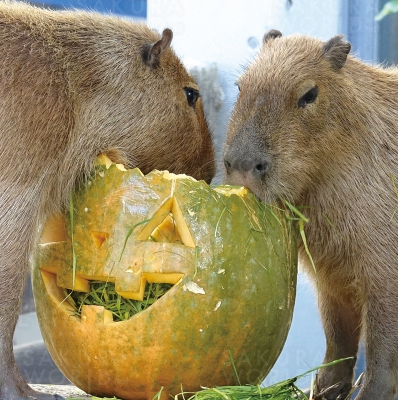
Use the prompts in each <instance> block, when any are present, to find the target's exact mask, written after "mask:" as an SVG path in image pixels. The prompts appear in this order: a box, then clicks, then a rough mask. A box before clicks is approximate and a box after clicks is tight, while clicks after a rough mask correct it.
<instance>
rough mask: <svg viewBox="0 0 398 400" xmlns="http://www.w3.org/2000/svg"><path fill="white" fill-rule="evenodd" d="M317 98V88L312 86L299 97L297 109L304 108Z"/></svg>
mask: <svg viewBox="0 0 398 400" xmlns="http://www.w3.org/2000/svg"><path fill="white" fill-rule="evenodd" d="M317 97H318V86H314V87H313V88H312V89H310V90H309V91H308V92H307V93H306V94H305V95H304V96H302V97H300V99H299V101H298V102H297V107H298V108H305V107H306V106H307V105H308V104H311V103H313V102H314V101H315V100H316V98H317Z"/></svg>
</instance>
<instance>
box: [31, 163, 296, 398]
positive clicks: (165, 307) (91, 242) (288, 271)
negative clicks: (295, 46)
mask: <svg viewBox="0 0 398 400" xmlns="http://www.w3.org/2000/svg"><path fill="white" fill-rule="evenodd" d="M100 164H105V165H99V166H97V167H96V169H95V172H94V173H93V175H92V178H91V180H90V182H88V183H87V185H85V186H84V187H82V188H80V189H79V190H77V191H76V192H75V194H74V202H73V206H74V212H73V220H74V230H73V245H72V240H71V232H70V220H69V216H60V217H58V218H56V217H54V218H52V219H51V220H49V222H48V223H47V225H46V227H45V229H44V231H43V236H42V244H41V245H40V246H39V247H40V248H39V250H38V252H37V254H36V257H35V261H34V270H33V289H34V296H35V301H36V308H37V313H38V318H39V323H40V327H41V331H42V334H43V338H44V341H45V343H46V345H47V348H48V349H49V352H50V354H51V355H52V357H53V359H54V361H55V362H56V364H57V365H58V367H59V368H60V369H61V371H62V372H63V373H64V374H65V376H66V377H67V378H68V379H70V380H71V381H72V382H73V383H74V384H75V385H76V386H78V387H79V388H81V389H83V390H85V391H86V392H88V393H91V394H95V395H99V396H107V397H112V396H117V397H119V398H123V399H126V400H128V399H151V398H153V396H154V395H155V394H156V393H158V392H159V390H160V389H161V388H162V387H163V391H162V396H163V397H164V398H166V397H167V396H169V395H170V394H171V395H175V394H177V393H180V392H181V390H184V391H197V390H199V389H200V387H201V386H206V387H212V386H221V385H232V384H237V383H238V381H237V379H236V375H235V371H234V367H233V364H232V360H233V363H234V365H235V368H236V370H237V373H238V375H239V380H240V382H241V383H242V384H246V383H250V384H257V383H259V382H261V381H262V380H263V379H264V377H265V376H266V375H267V373H268V372H269V370H270V369H271V367H272V365H273V364H274V362H275V361H276V359H277V357H278V355H279V353H280V351H281V349H282V347H283V344H284V342H285V339H286V335H287V332H288V330H289V327H290V323H291V317H292V311H293V305H294V298H295V284H296V252H295V243H294V238H295V235H294V233H293V228H292V223H291V221H290V220H289V219H288V218H286V215H285V214H284V213H283V212H282V211H280V210H278V209H277V208H276V207H273V206H270V205H267V206H266V205H263V204H261V203H259V202H258V201H257V200H256V199H255V197H254V196H253V195H252V194H251V193H249V192H248V191H247V190H246V189H239V190H235V189H232V188H228V187H221V188H218V189H216V190H215V189H211V188H210V187H209V186H208V185H206V184H205V183H204V182H197V181H195V180H194V179H192V178H190V177H186V176H180V175H173V174H170V173H168V172H164V171H163V172H161V171H154V172H152V173H150V174H148V175H146V176H143V175H142V174H141V172H140V171H139V170H137V169H135V170H127V171H126V170H124V168H121V167H120V166H119V167H117V166H115V165H114V164H111V162H109V161H108V160H106V159H105V158H102V159H100ZM73 251H74V253H75V255H76V269H75V271H73V261H72V259H73V256H72V254H73ZM90 280H103V281H110V282H115V288H116V291H117V292H118V293H119V294H121V295H122V296H124V297H127V298H131V299H142V297H143V291H144V287H145V283H146V282H147V281H148V282H161V283H172V284H174V286H173V287H172V289H171V290H169V291H168V292H167V293H166V294H165V295H164V296H163V297H162V298H161V299H159V300H158V301H156V302H155V303H154V304H153V305H152V306H150V307H149V308H148V309H146V310H145V311H142V312H140V313H138V314H136V315H135V316H134V317H132V318H130V319H129V320H127V321H122V322H114V321H113V317H112V313H111V312H110V311H107V310H105V309H104V308H103V307H101V306H83V309H82V314H81V317H78V316H76V313H75V309H74V307H73V306H72V305H71V304H69V303H68V301H65V290H64V288H69V289H74V290H78V291H88V290H89V281H90Z"/></svg>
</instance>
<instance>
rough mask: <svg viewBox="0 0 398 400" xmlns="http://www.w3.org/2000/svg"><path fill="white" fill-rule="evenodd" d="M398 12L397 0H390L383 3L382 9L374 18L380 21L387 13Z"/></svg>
mask: <svg viewBox="0 0 398 400" xmlns="http://www.w3.org/2000/svg"><path fill="white" fill-rule="evenodd" d="M396 12H398V0H391V1H389V2H387V3H386V4H384V7H383V8H382V10H381V11H380V12H379V13H378V14H377V15H376V17H375V20H376V21H380V20H382V19H383V18H384V17H386V16H387V15H389V14H393V13H396Z"/></svg>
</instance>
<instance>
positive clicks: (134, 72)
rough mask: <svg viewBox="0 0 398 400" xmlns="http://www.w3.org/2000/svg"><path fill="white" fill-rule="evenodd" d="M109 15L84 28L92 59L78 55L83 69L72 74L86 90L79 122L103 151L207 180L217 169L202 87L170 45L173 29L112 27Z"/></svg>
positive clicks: (129, 161) (117, 158)
mask: <svg viewBox="0 0 398 400" xmlns="http://www.w3.org/2000/svg"><path fill="white" fill-rule="evenodd" d="M99 19H100V17H97V18H96V21H97V22H96V23H99V22H98V21H99ZM107 21H108V19H107V18H106V17H104V18H103V22H102V25H101V26H100V27H99V29H98V30H97V32H95V31H94V33H93V32H90V33H87V36H89V35H90V36H89V37H88V39H87V43H86V48H87V54H91V55H90V57H92V62H91V63H90V64H88V63H87V62H85V63H84V64H83V63H81V62H80V61H79V58H84V57H85V54H81V55H80V54H77V55H76V57H77V60H76V65H77V66H76V67H75V69H76V68H82V67H81V66H80V65H84V67H83V68H82V70H81V71H76V70H75V71H74V73H73V78H72V79H77V82H76V84H77V86H78V87H79V88H80V90H79V92H81V93H85V95H84V98H83V99H81V103H82V104H81V110H80V113H79V117H78V118H77V121H76V123H77V124H81V126H78V127H76V128H77V129H78V130H79V132H85V133H86V136H89V137H91V138H92V135H95V134H97V135H98V143H100V147H101V152H104V153H107V154H108V155H109V156H110V158H111V159H113V160H114V161H116V162H123V163H125V164H127V166H128V167H130V168H133V167H136V166H138V167H139V168H140V169H141V170H142V172H143V173H148V172H150V171H151V170H153V169H158V170H169V171H170V172H174V173H185V174H188V175H191V176H193V177H194V178H196V179H204V180H206V181H207V182H209V181H210V180H211V179H212V178H213V176H214V174H215V160H214V151H213V144H212V139H211V135H210V132H209V129H208V126H207V123H206V120H205V117H204V114H203V109H202V104H201V98H200V94H199V89H198V86H197V85H196V83H195V81H194V79H193V78H192V77H191V76H190V75H189V74H188V72H187V71H186V69H185V67H184V66H183V64H182V63H181V61H180V60H179V58H178V57H177V56H176V54H175V53H174V51H173V50H172V49H171V48H170V43H171V41H172V36H173V34H172V31H171V30H170V29H165V30H164V31H163V34H162V35H159V34H158V33H157V32H156V31H153V30H152V29H149V28H148V27H147V26H146V25H144V24H131V23H129V22H127V21H126V22H124V21H119V22H118V24H117V25H115V24H110V23H109V27H108V26H106V25H107V24H108V22H107ZM109 21H111V19H109ZM104 26H105V27H104ZM106 34H108V36H106ZM70 40H71V44H72V45H73V42H72V41H73V38H71V39H70ZM71 68H72V69H73V68H74V67H73V66H72V67H71ZM74 77H78V78H74ZM93 77H94V79H93ZM88 85H90V87H87V86H88ZM81 88H83V89H82V90H81ZM86 93H87V94H86Z"/></svg>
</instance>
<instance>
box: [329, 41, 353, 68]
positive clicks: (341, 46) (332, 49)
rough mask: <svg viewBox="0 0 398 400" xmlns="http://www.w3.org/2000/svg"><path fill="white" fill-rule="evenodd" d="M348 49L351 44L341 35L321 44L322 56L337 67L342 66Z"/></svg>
mask: <svg viewBox="0 0 398 400" xmlns="http://www.w3.org/2000/svg"><path fill="white" fill-rule="evenodd" d="M350 50H351V44H350V43H348V42H345V41H344V40H343V35H338V36H334V37H332V38H331V39H330V40H328V41H327V42H326V43H325V44H324V45H323V55H324V57H325V58H326V59H327V60H328V61H329V62H330V64H331V65H332V67H334V68H337V69H340V68H343V66H344V64H345V62H346V60H347V55H348V53H349V52H350Z"/></svg>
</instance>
